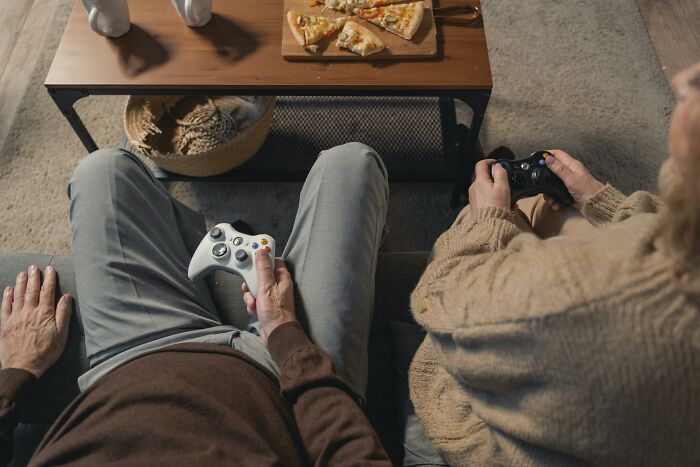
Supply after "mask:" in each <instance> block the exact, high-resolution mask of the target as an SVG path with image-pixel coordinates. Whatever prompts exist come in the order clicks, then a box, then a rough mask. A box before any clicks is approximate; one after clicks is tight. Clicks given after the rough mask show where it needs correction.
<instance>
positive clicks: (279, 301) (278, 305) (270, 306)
mask: <svg viewBox="0 0 700 467" xmlns="http://www.w3.org/2000/svg"><path fill="white" fill-rule="evenodd" d="M272 261H275V260H274V258H270V255H269V254H268V253H267V252H266V251H265V250H258V251H257V252H256V253H255V270H256V274H257V278H258V296H257V297H253V294H252V293H250V289H249V288H248V284H246V283H245V282H244V283H243V284H242V286H241V287H242V289H243V301H244V302H245V304H246V307H247V309H248V314H249V315H251V316H257V318H258V322H259V323H260V338H261V339H262V341H263V344H265V347H267V342H268V338H269V337H270V334H272V332H273V331H274V330H275V329H277V327H279V326H281V325H283V324H285V323H289V322H293V321H296V320H297V318H296V313H295V312H294V283H293V282H292V275H291V274H290V273H289V270H288V269H287V266H285V264H284V261H282V260H276V262H275V267H274V269H273V267H272Z"/></svg>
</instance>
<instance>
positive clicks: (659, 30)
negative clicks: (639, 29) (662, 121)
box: [637, 0, 700, 80]
mask: <svg viewBox="0 0 700 467" xmlns="http://www.w3.org/2000/svg"><path fill="white" fill-rule="evenodd" d="M637 5H638V6H639V10H640V11H641V13H642V18H643V19H644V22H645V23H646V25H647V29H648V30H649V36H650V37H651V40H652V42H653V43H654V47H655V48H656V54H657V55H658V56H659V61H660V62H661V65H663V68H664V72H665V73H666V77H667V78H668V79H669V80H670V79H671V78H673V76H674V75H675V74H676V73H678V72H679V71H681V70H682V69H684V68H687V67H689V66H691V65H693V64H694V63H697V62H698V61H700V1H698V0H637Z"/></svg>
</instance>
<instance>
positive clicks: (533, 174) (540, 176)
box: [491, 151, 574, 205]
mask: <svg viewBox="0 0 700 467" xmlns="http://www.w3.org/2000/svg"><path fill="white" fill-rule="evenodd" d="M548 157H554V156H553V155H552V153H550V152H548V151H538V152H536V153H534V154H533V155H531V156H530V157H528V158H527V159H521V160H518V161H509V160H506V159H499V160H497V161H496V164H501V165H502V166H503V168H504V169H506V172H508V184H509V185H510V201H511V205H512V204H515V202H516V201H518V200H519V199H522V198H528V197H530V196H535V195H539V194H540V193H541V194H545V195H549V196H551V197H553V198H554V199H555V200H556V201H557V202H558V203H561V204H572V203H573V202H574V198H573V197H572V196H571V193H569V190H568V189H567V188H566V185H565V184H564V182H563V181H562V180H561V178H559V177H557V176H556V175H555V174H554V172H552V171H551V170H549V167H547V164H546V163H545V159H547V158H548ZM491 177H492V178H493V166H491Z"/></svg>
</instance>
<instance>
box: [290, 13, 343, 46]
mask: <svg viewBox="0 0 700 467" xmlns="http://www.w3.org/2000/svg"><path fill="white" fill-rule="evenodd" d="M346 20H347V18H329V17H327V16H315V15H302V14H301V13H299V12H298V11H295V10H289V11H288V12H287V22H288V23H289V28H290V29H291V30H292V34H293V35H294V38H295V39H296V41H297V42H298V43H299V45H301V46H302V47H306V48H307V49H309V50H311V51H312V52H315V51H316V50H317V49H318V46H317V45H316V43H317V42H320V41H321V40H323V39H325V38H327V37H330V36H332V35H333V34H334V33H335V32H336V31H337V30H339V29H340V28H342V27H343V25H344V24H345V21H346Z"/></svg>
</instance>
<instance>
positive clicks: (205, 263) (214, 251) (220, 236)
mask: <svg viewBox="0 0 700 467" xmlns="http://www.w3.org/2000/svg"><path fill="white" fill-rule="evenodd" d="M258 250H266V251H267V252H268V253H269V255H270V258H272V260H273V261H274V257H275V240H274V239H273V238H272V237H270V236H269V235H262V234H261V235H246V234H242V233H240V232H237V231H236V230H235V229H234V228H233V227H231V225H230V224H218V225H216V226H215V227H212V228H211V229H210V230H209V233H207V235H206V237H204V238H203V239H202V242H201V243H200V244H199V246H198V247H197V251H195V252H194V255H193V256H192V260H191V261H190V267H189V269H188V270H187V275H188V276H189V277H190V279H192V280H195V279H199V278H200V277H202V276H204V275H206V274H208V273H209V272H211V271H212V270H214V269H223V270H224V271H228V272H231V273H233V274H237V275H239V276H241V277H242V278H243V280H244V281H245V283H246V284H248V288H249V289H250V293H252V294H253V297H257V296H258V277H257V273H256V271H255V262H256V261H257V257H256V256H255V253H256V252H257V251H258Z"/></svg>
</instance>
